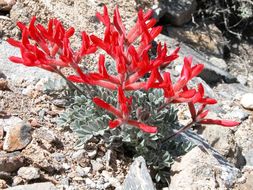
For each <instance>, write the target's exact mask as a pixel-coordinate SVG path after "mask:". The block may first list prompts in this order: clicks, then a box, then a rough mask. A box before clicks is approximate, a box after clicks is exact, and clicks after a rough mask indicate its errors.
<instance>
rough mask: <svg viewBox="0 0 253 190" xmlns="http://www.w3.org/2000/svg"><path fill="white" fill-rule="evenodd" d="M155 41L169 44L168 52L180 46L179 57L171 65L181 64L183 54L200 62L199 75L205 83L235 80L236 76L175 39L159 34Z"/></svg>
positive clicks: (195, 61) (231, 81) (194, 61)
mask: <svg viewBox="0 0 253 190" xmlns="http://www.w3.org/2000/svg"><path fill="white" fill-rule="evenodd" d="M156 41H158V42H162V43H166V44H167V45H168V46H169V52H172V51H173V50H174V49H175V48H176V47H177V46H180V51H179V58H177V59H176V60H175V61H174V63H173V65H174V64H175V65H182V64H183V59H184V57H185V56H192V57H193V63H202V64H203V65H204V66H205V67H204V70H203V71H202V73H201V74H200V75H199V76H200V77H201V78H202V79H203V80H205V81H206V82H207V83H209V84H213V83H217V82H219V81H225V82H227V83H233V82H237V78H236V77H234V76H232V75H231V74H230V73H228V72H226V71H223V70H222V69H220V68H219V67H216V66H215V65H214V64H212V63H211V62H210V61H209V60H208V59H207V58H206V56H205V55H203V54H201V53H200V52H197V51H195V50H193V49H192V48H190V47H189V46H187V45H185V44H184V43H179V42H178V41H177V40H176V39H172V38H170V37H168V36H165V35H159V36H158V37H157V38H156Z"/></svg>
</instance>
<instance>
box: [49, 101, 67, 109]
mask: <svg viewBox="0 0 253 190" xmlns="http://www.w3.org/2000/svg"><path fill="white" fill-rule="evenodd" d="M52 103H53V104H54V105H55V106H57V107H60V108H65V106H66V104H67V100H65V99H54V100H53V101H52Z"/></svg>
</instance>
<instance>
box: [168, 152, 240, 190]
mask: <svg viewBox="0 0 253 190" xmlns="http://www.w3.org/2000/svg"><path fill="white" fill-rule="evenodd" d="M171 174H172V176H171V183H170V186H169V189H170V190H175V189H177V190H185V189H189V188H190V189H204V190H205V189H206V190H207V189H217V187H219V188H220V189H229V188H231V187H232V186H233V184H234V182H235V181H236V180H237V178H238V177H239V170H238V169H236V168H234V167H232V166H231V165H229V164H228V163H226V162H224V160H216V158H214V157H213V156H212V155H210V154H208V153H207V152H205V151H203V150H201V149H200V148H199V147H195V148H194V149H192V150H191V151H190V152H188V153H187V154H186V155H184V156H182V158H181V159H180V160H178V161H176V162H175V163H174V164H173V165H172V168H171Z"/></svg>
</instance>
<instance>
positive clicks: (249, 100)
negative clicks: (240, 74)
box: [240, 93, 253, 110]
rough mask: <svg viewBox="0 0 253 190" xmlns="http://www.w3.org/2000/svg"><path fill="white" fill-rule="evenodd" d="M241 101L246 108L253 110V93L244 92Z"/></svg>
mask: <svg viewBox="0 0 253 190" xmlns="http://www.w3.org/2000/svg"><path fill="white" fill-rule="evenodd" d="M240 103H241V105H242V106H243V107H244V108H245V109H249V110H253V93H247V94H244V95H243V96H242V99H241V102H240Z"/></svg>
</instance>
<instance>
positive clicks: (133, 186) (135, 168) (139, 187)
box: [122, 156, 155, 190]
mask: <svg viewBox="0 0 253 190" xmlns="http://www.w3.org/2000/svg"><path fill="white" fill-rule="evenodd" d="M122 189H123V190H147V189H148V190H155V187H154V184H153V182H152V179H151V177H150V174H149V171H148V169H147V166H146V162H145V160H144V158H143V157H141V156H140V157H138V158H136V159H135V160H134V162H133V163H132V165H131V166H130V170H129V172H128V174H127V176H126V179H125V181H124V184H123V188H122Z"/></svg>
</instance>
